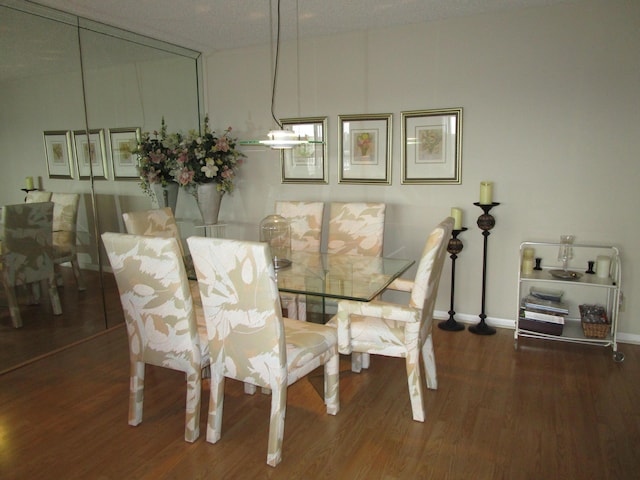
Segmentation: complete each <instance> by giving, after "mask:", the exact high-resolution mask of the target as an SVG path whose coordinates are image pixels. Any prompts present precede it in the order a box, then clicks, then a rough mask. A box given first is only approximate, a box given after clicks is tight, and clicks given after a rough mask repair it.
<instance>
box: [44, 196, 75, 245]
mask: <svg viewBox="0 0 640 480" xmlns="http://www.w3.org/2000/svg"><path fill="white" fill-rule="evenodd" d="M51 201H52V202H53V245H54V247H55V248H56V249H60V250H62V251H64V252H65V253H68V254H70V253H71V252H75V250H76V232H77V221H78V205H79V204H80V195H79V194H77V193H57V192H56V193H53V194H51Z"/></svg>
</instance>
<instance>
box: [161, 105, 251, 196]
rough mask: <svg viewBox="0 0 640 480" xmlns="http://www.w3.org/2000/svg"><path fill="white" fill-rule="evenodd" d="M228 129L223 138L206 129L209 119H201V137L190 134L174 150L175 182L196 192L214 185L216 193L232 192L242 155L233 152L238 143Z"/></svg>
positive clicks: (173, 172) (194, 133)
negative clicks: (209, 184) (202, 131)
mask: <svg viewBox="0 0 640 480" xmlns="http://www.w3.org/2000/svg"><path fill="white" fill-rule="evenodd" d="M230 133H231V127H228V128H227V129H226V130H225V131H224V132H223V133H222V135H217V134H216V133H215V132H214V131H212V130H211V129H210V128H209V117H205V119H204V133H203V134H202V135H199V134H198V133H197V132H195V131H191V132H189V135H188V137H187V138H185V139H184V140H182V141H181V142H180V145H179V146H178V148H177V149H176V154H177V156H176V164H177V166H176V168H175V169H174V170H173V171H172V174H173V176H174V179H175V181H176V182H177V183H178V184H179V185H181V186H183V187H186V188H188V189H191V190H195V188H196V186H197V185H198V184H202V183H216V184H217V186H216V188H217V190H218V191H219V192H228V193H230V192H232V191H233V188H234V184H233V181H234V178H235V176H236V173H237V170H238V168H239V166H240V165H241V164H242V161H243V158H244V157H245V155H244V154H243V153H241V152H239V151H238V150H237V149H236V145H237V139H236V138H233V137H232V136H231V135H230Z"/></svg>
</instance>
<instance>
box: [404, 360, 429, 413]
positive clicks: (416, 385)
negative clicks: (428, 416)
mask: <svg viewBox="0 0 640 480" xmlns="http://www.w3.org/2000/svg"><path fill="white" fill-rule="evenodd" d="M418 353H419V352H418V351H417V350H416V352H415V353H412V352H409V354H408V355H407V358H406V359H405V361H406V366H407V384H408V386H409V397H410V398H411V411H412V413H413V419H414V420H415V421H416V422H424V404H423V403H422V380H421V379H420V359H419V358H418V357H419V354H418Z"/></svg>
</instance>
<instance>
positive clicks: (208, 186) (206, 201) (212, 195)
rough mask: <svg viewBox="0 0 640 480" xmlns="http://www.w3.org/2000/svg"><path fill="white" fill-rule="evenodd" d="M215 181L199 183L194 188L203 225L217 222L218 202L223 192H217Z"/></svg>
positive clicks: (220, 201)
mask: <svg viewBox="0 0 640 480" xmlns="http://www.w3.org/2000/svg"><path fill="white" fill-rule="evenodd" d="M216 187H217V184H216V183H201V184H199V185H198V188H197V189H196V200H197V202H198V208H199V209H200V214H201V215H202V221H203V222H204V224H205V225H215V224H217V223H218V214H219V213H220V204H221V203H222V196H223V195H224V192H219V191H218V189H217V188H216Z"/></svg>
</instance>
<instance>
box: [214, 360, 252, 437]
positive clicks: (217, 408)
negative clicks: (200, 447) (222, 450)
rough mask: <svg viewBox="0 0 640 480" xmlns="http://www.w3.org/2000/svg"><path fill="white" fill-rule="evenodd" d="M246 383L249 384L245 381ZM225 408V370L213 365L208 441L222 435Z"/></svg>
mask: <svg viewBox="0 0 640 480" xmlns="http://www.w3.org/2000/svg"><path fill="white" fill-rule="evenodd" d="M245 385H247V384H246V383H245ZM223 408H224V372H223V369H222V367H221V366H218V365H211V393H210V394H209V415H208V418H207V442H209V443H216V442H217V441H218V440H220V436H221V435H222V410H223Z"/></svg>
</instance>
